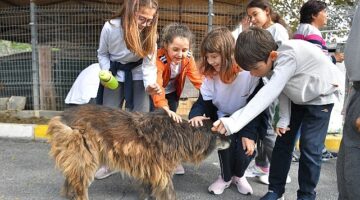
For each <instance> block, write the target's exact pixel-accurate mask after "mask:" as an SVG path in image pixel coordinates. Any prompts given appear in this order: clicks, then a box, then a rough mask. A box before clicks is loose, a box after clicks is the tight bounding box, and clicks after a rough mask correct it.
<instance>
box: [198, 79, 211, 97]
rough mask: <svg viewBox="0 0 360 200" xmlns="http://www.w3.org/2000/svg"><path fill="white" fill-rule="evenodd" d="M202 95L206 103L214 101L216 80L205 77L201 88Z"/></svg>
mask: <svg viewBox="0 0 360 200" xmlns="http://www.w3.org/2000/svg"><path fill="white" fill-rule="evenodd" d="M200 93H201V96H202V97H203V99H204V100H205V101H209V100H212V99H213V95H214V80H213V79H208V78H207V77H205V79H204V81H203V83H202V84H201V87H200Z"/></svg>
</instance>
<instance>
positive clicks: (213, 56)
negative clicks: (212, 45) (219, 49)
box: [205, 53, 221, 72]
mask: <svg viewBox="0 0 360 200" xmlns="http://www.w3.org/2000/svg"><path fill="white" fill-rule="evenodd" d="M205 56H206V61H207V62H208V63H209V65H211V66H212V67H213V68H214V69H215V71H217V72H219V71H220V68H221V55H220V54H219V53H206V54H205Z"/></svg>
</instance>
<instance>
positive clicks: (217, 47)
mask: <svg viewBox="0 0 360 200" xmlns="http://www.w3.org/2000/svg"><path fill="white" fill-rule="evenodd" d="M234 48H235V39H234V37H233V36H232V34H231V32H230V31H229V29H228V28H226V27H219V28H215V29H213V30H212V31H211V32H209V33H208V34H207V35H206V36H205V38H204V39H203V41H202V42H201V47H200V54H201V65H200V72H201V73H202V74H203V75H205V76H208V77H211V78H212V77H213V76H214V75H217V74H218V75H219V76H220V79H221V81H222V82H224V83H227V84H228V83H231V82H233V81H234V80H235V78H236V77H237V74H238V72H239V71H240V68H239V66H237V65H236V63H235V62H234V59H233V56H234ZM207 53H218V54H220V56H221V68H220V71H219V72H217V71H216V70H215V69H214V67H213V66H211V65H210V64H209V63H208V62H207V59H206V54H207Z"/></svg>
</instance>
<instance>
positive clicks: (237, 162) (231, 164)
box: [218, 131, 255, 182]
mask: <svg viewBox="0 0 360 200" xmlns="http://www.w3.org/2000/svg"><path fill="white" fill-rule="evenodd" d="M229 137H230V139H231V144H230V147H229V148H228V149H225V150H221V151H218V154H219V161H220V167H221V176H222V178H223V179H224V181H225V182H228V181H230V180H231V178H232V177H233V176H237V177H242V176H244V173H245V170H246V168H247V167H248V166H249V164H250V162H251V160H252V159H253V158H254V157H255V153H254V154H253V155H251V156H247V155H246V154H245V151H244V149H243V146H242V142H241V138H242V136H241V131H240V132H237V133H234V134H232V135H230V136H229Z"/></svg>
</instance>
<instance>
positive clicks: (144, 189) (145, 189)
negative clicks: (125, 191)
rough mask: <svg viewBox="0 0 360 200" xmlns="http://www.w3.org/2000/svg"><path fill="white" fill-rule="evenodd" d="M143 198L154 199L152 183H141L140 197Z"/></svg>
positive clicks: (145, 199)
mask: <svg viewBox="0 0 360 200" xmlns="http://www.w3.org/2000/svg"><path fill="white" fill-rule="evenodd" d="M139 199H141V200H153V198H152V197H151V185H150V184H144V183H143V184H141V185H140V198H139Z"/></svg>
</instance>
